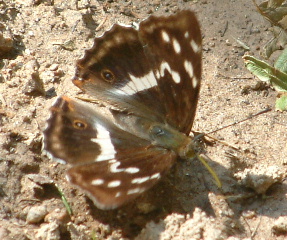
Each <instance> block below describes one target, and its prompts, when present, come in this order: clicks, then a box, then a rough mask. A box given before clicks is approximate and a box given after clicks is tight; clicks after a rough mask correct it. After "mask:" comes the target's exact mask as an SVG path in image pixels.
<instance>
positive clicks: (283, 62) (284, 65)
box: [274, 48, 287, 73]
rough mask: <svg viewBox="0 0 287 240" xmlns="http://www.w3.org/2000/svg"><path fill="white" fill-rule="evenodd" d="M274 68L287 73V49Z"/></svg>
mask: <svg viewBox="0 0 287 240" xmlns="http://www.w3.org/2000/svg"><path fill="white" fill-rule="evenodd" d="M274 67H275V68H277V69H279V70H280V71H282V72H284V73H286V72H287V48H286V49H284V51H283V52H282V53H281V55H280V56H279V57H278V59H277V61H276V62H275V64H274Z"/></svg>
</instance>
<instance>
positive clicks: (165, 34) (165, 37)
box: [161, 31, 170, 43]
mask: <svg viewBox="0 0 287 240" xmlns="http://www.w3.org/2000/svg"><path fill="white" fill-rule="evenodd" d="M161 36H162V39H163V41H165V42H167V43H168V42H170V37H169V36H168V34H167V32H165V31H162V32H161Z"/></svg>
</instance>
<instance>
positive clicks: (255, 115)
mask: <svg viewBox="0 0 287 240" xmlns="http://www.w3.org/2000/svg"><path fill="white" fill-rule="evenodd" d="M271 110H272V109H271V108H266V109H264V110H262V111H260V112H258V113H255V114H251V115H249V116H248V117H247V118H244V119H242V120H239V121H235V122H234V123H231V124H229V125H226V126H223V127H221V128H218V129H216V130H214V131H211V132H209V133H207V134H204V135H208V134H211V133H215V132H218V131H220V130H222V129H224V128H228V127H231V126H234V125H236V124H238V123H242V122H245V121H247V120H249V119H251V118H253V117H257V116H259V115H261V114H263V113H267V112H270V111H271Z"/></svg>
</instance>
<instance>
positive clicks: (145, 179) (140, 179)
mask: <svg viewBox="0 0 287 240" xmlns="http://www.w3.org/2000/svg"><path fill="white" fill-rule="evenodd" d="M149 179H150V177H142V178H134V179H133V180H132V183H133V184H141V183H144V182H146V181H147V180H149Z"/></svg>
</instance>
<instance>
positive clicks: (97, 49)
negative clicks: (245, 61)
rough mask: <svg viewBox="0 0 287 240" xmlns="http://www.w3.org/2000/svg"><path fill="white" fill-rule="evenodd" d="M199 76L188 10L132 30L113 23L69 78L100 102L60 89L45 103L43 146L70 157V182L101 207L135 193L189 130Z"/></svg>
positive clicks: (173, 155) (161, 169) (155, 176)
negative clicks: (47, 108)
mask: <svg viewBox="0 0 287 240" xmlns="http://www.w3.org/2000/svg"><path fill="white" fill-rule="evenodd" d="M200 78H201V33H200V29H199V24H198V22H197V19H196V17H195V15H194V13H192V12H191V11H181V12H179V13H178V14H175V15H171V16H168V17H153V16H152V17H150V18H148V19H147V20H145V21H143V22H142V23H141V24H140V26H139V29H138V30H135V29H133V28H130V27H123V26H119V25H115V26H114V27H113V28H112V29H111V30H110V31H108V32H106V33H105V34H104V35H103V36H102V37H100V38H96V39H95V43H94V46H93V47H92V48H91V49H89V50H87V51H86V53H85V56H84V58H82V59H80V60H79V61H78V62H77V69H76V74H75V77H74V79H73V82H74V84H75V85H76V86H77V87H79V88H80V89H82V90H84V91H86V92H87V93H88V94H89V95H90V96H92V97H93V99H94V100H95V101H96V102H98V103H100V104H91V103H85V102H79V101H75V100H73V99H71V98H69V97H66V96H63V97H60V98H58V99H57V100H56V102H55V104H54V105H53V106H52V108H51V116H50V118H49V119H48V120H47V127H46V129H45V130H44V149H45V150H46V151H47V152H48V153H49V154H50V155H51V156H52V157H53V158H55V159H58V160H60V161H61V162H65V163H69V164H71V168H70V169H69V170H68V172H67V177H68V179H69V181H70V182H71V183H72V184H74V185H76V186H78V187H80V188H81V189H83V190H85V191H86V193H87V194H88V195H89V196H90V197H91V198H92V199H93V200H94V202H95V204H96V205H97V206H98V207H99V208H101V209H113V208H116V207H119V206H121V205H123V204H125V203H126V202H128V201H130V200H132V199H134V198H136V197H137V196H139V195H140V194H141V193H142V192H144V191H146V190H147V189H149V188H151V187H152V186H153V185H154V184H155V183H156V182H158V180H159V179H160V178H161V177H162V176H163V175H165V174H166V173H167V172H168V171H169V169H170V168H171V166H172V165H173V164H174V162H175V161H176V159H177V157H181V158H184V159H190V158H191V157H193V156H194V151H195V150H194V143H193V139H192V138H191V137H189V134H190V130H191V127H192V123H193V120H194V116H195V110H196V105H197V99H198V94H199V89H200Z"/></svg>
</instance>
